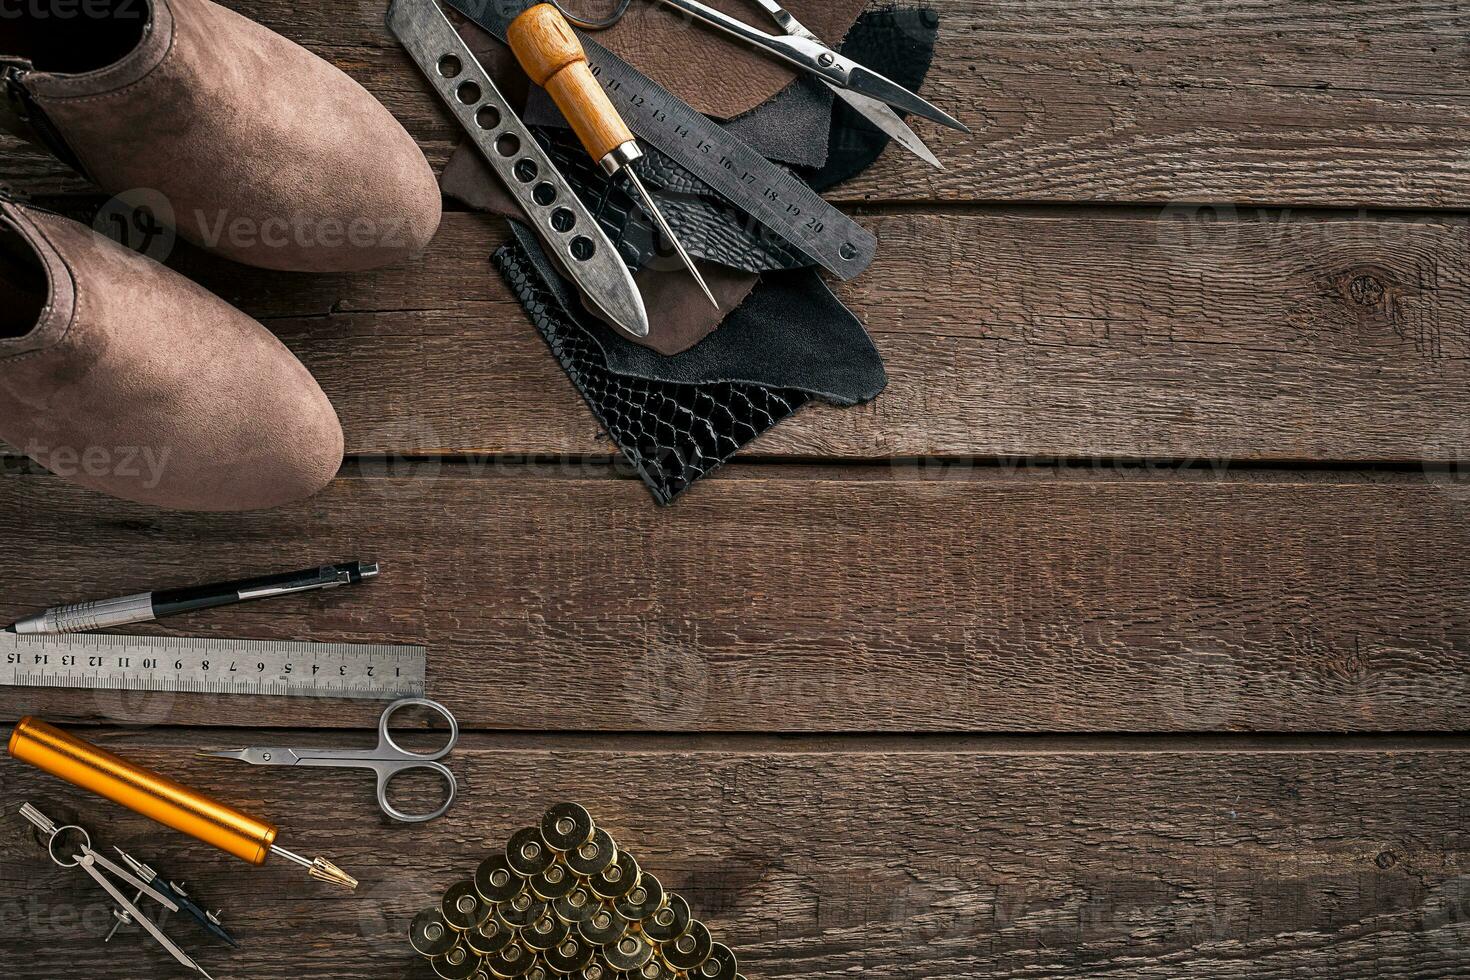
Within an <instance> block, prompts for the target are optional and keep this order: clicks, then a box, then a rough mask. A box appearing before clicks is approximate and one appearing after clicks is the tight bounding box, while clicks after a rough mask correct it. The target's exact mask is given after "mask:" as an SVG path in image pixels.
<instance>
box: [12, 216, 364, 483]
mask: <svg viewBox="0 0 1470 980" xmlns="http://www.w3.org/2000/svg"><path fill="white" fill-rule="evenodd" d="M0 439H3V440H4V441H5V442H7V443H9V444H10V445H12V446H14V447H15V448H17V449H20V450H22V451H24V452H25V453H26V454H27V455H29V456H30V457H31V458H33V459H35V460H36V461H37V462H39V463H40V464H41V465H43V466H45V467H46V468H48V469H50V470H51V471H52V472H53V473H55V474H57V475H58V476H61V477H63V478H65V479H67V480H70V481H71V482H73V483H77V484H80V485H82V486H84V487H90V488H91V489H94V490H100V491H101V492H103V493H108V494H112V495H113V496H117V497H123V498H125V499H128V500H136V501H140V502H142V503H146V504H154V505H157V506H159V507H168V508H173V509H177V510H252V509H257V508H264V507H273V506H277V505H280V504H285V503H289V502H291V501H294V500H299V499H301V498H303V497H307V496H310V495H311V494H313V493H315V492H316V491H317V490H319V489H321V488H322V487H323V486H325V485H326V484H327V482H328V481H330V480H331V479H332V477H333V476H335V475H336V473H337V470H338V468H339V467H340V465H341V462H342V429H341V427H340V426H339V425H338V423H337V415H336V413H335V412H334V411H333V410H332V405H331V403H330V402H328V401H327V397H326V396H325V395H324V394H322V390H321V388H319V387H317V383H316V381H315V380H314V379H313V378H312V376H311V375H310V374H308V373H307V371H306V368H304V367H303V366H302V365H301V362H300V361H298V360H296V358H295V357H294V356H292V354H291V352H290V351H288V350H287V349H286V348H285V347H284V346H283V345H282V344H281V342H280V341H278V340H276V338H275V337H274V336H272V335H271V334H270V333H269V332H268V331H267V330H266V329H265V328H264V327H262V326H261V325H260V324H259V323H256V322H255V321H254V320H252V319H250V318H249V317H248V316H246V315H245V314H243V313H241V312H240V311H238V310H236V309H234V308H233V307H231V306H229V305H228V304H226V303H225V302H224V301H223V300H221V299H219V298H217V297H215V296H214V295H213V294H211V293H209V292H206V291H205V290H204V289H202V288H200V287H199V286H196V285H195V284H194V283H192V282H190V281H189V280H187V279H185V278H183V277H182V276H180V275H178V274H177V273H175V272H173V271H171V270H169V269H167V268H165V267H164V266H161V265H159V264H158V263H156V262H154V261H153V260H152V259H149V258H147V257H145V256H142V255H139V254H137V253H135V252H131V251H129V250H128V249H125V248H123V247H122V246H121V245H118V244H117V243H116V242H114V241H112V240H111V239H110V238H105V237H103V236H101V235H98V234H97V233H95V232H93V231H92V230H91V229H90V228H87V227H85V226H83V225H79V224H77V223H76V222H74V221H70V220H67V219H66V218H62V217H59V216H57V215H53V214H49V213H46V212H42V211H36V210H33V209H30V208H25V207H22V206H20V205H17V204H12V203H7V202H4V201H0Z"/></svg>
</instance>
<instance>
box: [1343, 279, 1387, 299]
mask: <svg viewBox="0 0 1470 980" xmlns="http://www.w3.org/2000/svg"><path fill="white" fill-rule="evenodd" d="M1387 295H1388V284H1387V283H1385V282H1384V281H1383V280H1382V279H1380V278H1379V277H1378V276H1375V275H1371V274H1367V273H1365V274H1362V275H1357V276H1353V278H1352V280H1351V281H1350V282H1349V283H1348V296H1349V297H1351V299H1352V301H1353V302H1354V303H1357V304H1358V305H1359V306H1374V307H1377V306H1382V305H1383V298H1384V297H1385V296H1387Z"/></svg>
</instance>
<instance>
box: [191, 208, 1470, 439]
mask: <svg viewBox="0 0 1470 980" xmlns="http://www.w3.org/2000/svg"><path fill="white" fill-rule="evenodd" d="M1217 217H1219V218H1220V219H1221V220H1214V219H1215V218H1217ZM864 220H865V221H866V222H867V223H868V224H869V226H870V227H872V228H873V229H874V231H876V232H877V233H878V235H879V237H880V239H881V240H882V243H883V248H882V250H881V252H880V253H879V257H878V261H877V262H876V263H875V265H874V266H873V268H872V269H871V270H870V271H869V272H868V273H867V274H866V275H865V276H863V277H862V278H860V279H858V280H857V281H855V282H853V283H849V284H845V285H842V286H841V287H839V293H840V294H841V296H842V297H843V299H844V300H845V301H846V302H847V303H848V304H849V305H850V306H851V307H852V308H853V309H854V310H855V311H856V312H857V314H858V316H859V317H861V318H862V319H863V320H864V322H865V323H866V324H867V326H868V328H869V330H870V331H871V332H872V334H873V336H874V339H875V341H876V343H877V344H878V347H879V349H880V351H881V352H882V354H883V356H884V358H885V361H886V363H887V366H888V370H889V375H890V378H891V382H890V385H889V388H888V390H887V391H886V392H885V393H884V394H883V396H882V397H881V398H880V399H879V400H878V401H877V402H875V403H874V404H873V405H870V406H866V407H862V408H857V409H851V410H843V411H836V410H827V409H825V408H822V407H820V406H819V407H816V408H813V409H810V410H807V411H804V412H802V413H801V414H799V415H798V416H797V417H796V418H795V419H793V420H792V421H790V422H788V423H786V424H783V425H782V426H780V427H779V428H778V429H776V430H775V431H773V432H771V433H769V434H768V435H767V436H765V437H763V438H762V439H761V440H760V441H759V442H758V443H757V444H756V445H755V446H754V447H752V452H754V453H756V454H759V455H763V456H772V457H801V458H822V457H848V458H859V459H873V458H887V457H944V456H989V457H994V456H1004V457H1038V456H1039V457H1057V456H1061V457H1079V456H1080V457H1089V458H1093V457H1156V458H1170V459H1212V460H1255V461H1259V460H1288V461H1301V460H1312V461H1319V460H1352V461H1379V460H1434V461H1441V462H1443V461H1453V460H1457V459H1463V458H1466V457H1467V456H1470V422H1467V416H1470V358H1467V354H1470V224H1467V222H1466V220H1465V219H1464V218H1463V217H1461V216H1452V217H1451V216H1442V217H1430V216H1391V215H1385V216H1380V217H1375V218H1366V219H1362V218H1343V217H1342V216H1336V215H1325V214H1292V213H1282V212H1256V211H1254V210H1240V211H1234V212H1231V211H1224V212H1217V211H1215V210H1213V209H1210V210H1206V211H1204V212H1200V211H1199V210H1198V209H1192V208H1186V209H1171V210H1166V211H1165V212H1163V213H1162V214H1159V213H1157V212H1143V211H1139V212H1133V211H1125V212H1115V211H1097V210H1093V211H1086V210H1080V209H1064V210H1059V211H1056V212H1053V211H1050V210H1042V211H1028V210H1015V209H979V210H976V211H974V212H967V213H965V214H954V215H944V216H937V215H931V214H909V213H905V214H896V215H886V216H881V217H878V216H874V217H869V218H866V219H864ZM503 236H504V232H503V231H502V223H501V222H499V221H498V220H497V219H491V218H486V217H483V216H478V215H464V214H454V215H448V216H446V220H445V224H444V227H443V230H442V231H441V232H440V233H439V235H438V237H437V238H436V239H435V241H434V243H433V244H432V246H431V247H430V248H429V250H428V251H427V252H426V253H425V254H424V255H423V256H421V257H420V258H419V259H417V260H415V261H413V262H411V263H408V264H405V265H403V266H401V267H399V268H394V269H387V270H383V271H381V272H377V273H372V274H365V275H358V276H339V277H308V276H283V275H279V274H271V273H265V272H256V271H251V270H244V269H241V268H239V267H237V266H228V265H227V264H225V263H220V262H211V261H209V260H208V259H206V258H204V257H202V256H200V255H198V254H197V253H196V254H193V255H183V256H181V257H180V261H179V265H180V267H181V268H182V269H183V270H184V271H186V272H187V273H188V274H190V275H191V276H194V277H196V278H198V279H199V280H200V281H202V282H203V283H205V284H206V285H208V286H210V287H211V288H214V289H216V290H218V291H219V292H220V293H221V294H222V295H223V296H225V297H226V298H228V299H230V300H231V301H234V302H236V303H238V304H239V305H240V306H241V307H242V308H244V309H245V310H247V311H248V312H250V313H252V314H254V315H256V316H259V317H261V318H263V319H265V320H266V321H267V322H268V323H269V325H270V327H271V328H272V329H273V330H274V331H275V332H276V333H277V334H278V335H279V336H281V337H282V339H283V340H285V341H286V343H287V344H288V345H290V346H291V347H292V348H293V349H294V350H296V351H297V352H298V353H299V354H300V356H301V357H302V358H303V360H304V361H305V362H306V364H307V365H308V366H309V367H310V368H311V369H312V371H313V372H314V373H315V374H316V375H317V377H318V378H319V379H320V380H321V382H322V384H323V386H324V387H325V388H326V390H327V392H328V393H329V394H330V395H331V396H332V398H333V401H334V402H335V404H336V405H337V408H338V411H339V412H340V413H341V415H342V418H343V422H344V425H345V427H346V430H347V441H348V448H349V451H352V452H359V453H438V452H450V453H466V452H468V453H483V454H491V453H501V454H529V455H540V454H556V455H562V454H604V453H609V452H611V451H612V450H611V447H610V444H609V443H608V442H607V441H606V440H605V439H604V438H603V437H602V435H601V432H600V430H599V429H598V427H597V424H596V421H595V420H594V419H593V417H592V416H591V414H590V413H589V412H588V411H587V409H586V406H585V405H584V404H583V403H582V401H581V398H580V397H579V396H578V395H577V393H576V391H575V390H574V389H573V388H572V386H571V384H570V383H569V382H568V381H567V379H566V377H565V376H564V375H563V374H562V372H561V370H560V368H559V367H558V366H557V365H556V362H555V360H554V359H553V358H552V357H551V356H550V355H549V353H548V352H547V350H546V348H545V345H544V344H543V343H542V341H541V339H540V337H539V335H537V334H536V332H535V329H534V328H533V327H532V326H531V325H530V323H529V322H528V321H527V319H526V317H525V315H524V313H523V312H522V311H521V309H520V307H519V306H518V305H517V304H515V302H514V301H513V300H512V299H511V297H510V295H509V294H508V292H507V291H506V290H505V288H504V286H503V285H502V283H501V281H500V279H499V276H498V275H497V274H496V273H495V271H494V269H493V268H491V267H490V265H489V263H488V261H487V257H488V255H489V253H490V251H491V250H492V249H493V248H494V247H496V246H497V245H498V244H499V243H500V242H501V241H502V240H503Z"/></svg>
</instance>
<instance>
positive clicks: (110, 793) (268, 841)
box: [9, 718, 357, 889]
mask: <svg viewBox="0 0 1470 980" xmlns="http://www.w3.org/2000/svg"><path fill="white" fill-rule="evenodd" d="M9 752H10V755H11V757H12V758H14V759H18V760H20V761H21V762H26V763H29V764H30V765H33V766H35V767H36V768H37V769H40V770H41V771H42V772H47V773H50V774H51V775H53V776H55V777H57V778H58V779H62V780H65V781H66V782H68V783H71V784H72V785H73V786H79V787H81V788H82V789H85V790H89V791H91V792H93V793H96V794H97V795H98V796H101V797H103V798H104V799H108V800H111V801H112V802H114V803H117V804H119V805H120V806H125V807H127V808H128V809H129V810H132V811H134V812H135V813H140V814H142V815H143V816H145V817H148V818H149V819H150V820H155V821H157V822H158V823H161V824H163V825H164V826H165V827H172V828H173V829H174V830H177V831H180V832H181V833H185V834H188V835H189V836H190V837H193V838H195V839H196V840H201V841H203V842H204V843H206V844H209V845H211V846H213V847H217V848H219V849H220V850H222V851H224V852H225V853H227V854H232V855H234V856H235V857H237V858H239V859H240V860H242V861H247V862H249V863H250V864H254V865H261V864H264V863H265V860H266V858H267V857H269V856H270V855H272V854H275V855H277V856H278V857H282V858H285V859H286V860H288V861H292V862H295V863H296V864H299V865H301V866H302V867H304V868H306V869H307V872H308V873H309V874H310V875H311V876H312V877H313V878H316V879H317V880H319V881H325V882H328V883H330V884H334V885H341V886H342V887H344V888H348V889H356V888H357V879H355V878H353V877H352V876H351V875H348V874H347V873H346V872H344V871H343V870H342V869H341V868H339V867H337V866H336V865H335V864H333V863H332V862H330V861H328V860H326V859H324V858H315V859H311V860H308V859H307V858H304V857H301V856H300V855H298V854H293V853H291V852H290V851H288V850H286V849H285V848H284V847H281V846H280V845H278V844H277V843H276V833H277V830H276V827H275V826H274V825H272V824H269V823H266V822H265V821H263V820H258V819H256V818H255V817H252V816H250V815H249V814H246V813H242V812H241V811H239V810H237V809H235V808H234V807H231V806H228V805H226V804H224V803H220V802H219V801H218V800H214V799H211V798H210V797H208V796H205V795H204V794H203V793H200V792H197V791H196V790H192V789H189V788H188V787H187V786H183V785H181V784H179V783H176V782H174V781H173V780H172V779H169V778H168V777H167V776H162V775H160V774H158V773H156V772H153V771H152V770H149V769H145V768H143V767H142V766H139V765H137V764H135V763H132V762H129V761H127V760H126V759H123V758H121V757H120V756H117V755H114V754H113V753H111V752H108V751H107V750H106V749H101V748H98V747H97V746H95V745H92V744H90V743H88V742H84V741H82V740H81V739H79V738H77V737H76V736H75V735H71V734H68V733H67V732H64V731H62V730H61V729H59V728H57V727H55V726H54V725H49V724H47V723H46V722H44V721H41V720H40V719H38V718H22V719H21V721H20V724H18V725H16V726H15V731H14V732H12V733H11V735H10V744H9Z"/></svg>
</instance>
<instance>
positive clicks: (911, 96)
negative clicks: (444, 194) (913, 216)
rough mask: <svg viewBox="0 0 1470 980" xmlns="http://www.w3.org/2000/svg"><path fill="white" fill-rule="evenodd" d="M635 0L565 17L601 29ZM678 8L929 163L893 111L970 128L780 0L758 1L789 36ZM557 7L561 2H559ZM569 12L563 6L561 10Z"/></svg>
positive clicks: (688, 5)
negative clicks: (836, 45)
mask: <svg viewBox="0 0 1470 980" xmlns="http://www.w3.org/2000/svg"><path fill="white" fill-rule="evenodd" d="M631 2H632V0H623V3H622V4H621V5H620V6H619V8H618V10H617V11H616V12H615V13H614V14H613V15H612V16H611V17H608V18H607V19H606V20H601V21H586V20H581V19H579V18H576V17H573V16H571V15H570V14H568V15H567V17H568V19H569V20H571V21H572V23H573V24H576V25H577V26H578V27H581V28H583V29H586V30H601V29H603V28H607V27H611V26H612V25H613V24H615V23H617V22H618V20H620V19H621V18H622V16H623V14H625V13H626V12H627V10H628V6H629V4H630V3H631ZM659 2H660V3H664V4H667V5H668V6H670V7H674V8H675V9H677V10H682V11H683V12H684V13H686V14H688V15H689V16H691V17H693V18H695V19H696V20H700V21H703V22H704V23H706V24H708V25H710V26H711V27H714V28H717V29H719V30H721V31H723V32H725V33H726V34H729V35H730V36H732V37H735V38H738V39H739V40H741V41H744V42H745V43H747V44H749V45H751V46H752V47H755V48H758V49H760V50H762V51H765V52H766V53H768V54H770V55H772V56H773V57H775V58H779V59H780V60H782V61H784V62H786V63H787V64H788V65H791V66H792V67H793V68H797V69H799V70H801V71H804V72H807V73H808V74H811V75H815V76H816V77H817V78H818V79H819V80H820V81H821V82H822V83H823V84H824V85H826V86H827V87H828V88H830V89H831V90H832V91H833V92H835V93H836V94H837V97H838V98H840V99H842V101H844V102H846V103H847V104H848V105H850V106H852V107H853V108H854V109H855V110H857V111H858V113H860V114H861V115H862V116H863V118H865V119H867V120H868V121H869V122H871V123H872V124H873V125H874V126H877V127H878V128H879V129H881V130H882V131H883V132H885V133H887V134H888V135H889V136H891V137H893V139H895V140H897V141H898V143H899V144H900V145H902V146H903V147H904V148H905V149H907V150H908V151H909V152H911V153H913V154H914V155H915V156H917V157H919V158H920V159H921V160H923V161H924V162H926V163H928V164H929V165H930V166H933V167H937V168H938V169H940V170H943V169H944V165H943V164H941V163H940V162H939V158H938V157H936V156H935V155H934V153H933V151H931V150H930V149H929V147H928V146H927V145H926V144H925V143H924V141H923V140H922V139H920V138H919V135H918V134H917V133H915V132H914V131H913V130H912V129H910V128H909V125H908V123H906V122H904V121H903V118H902V117H901V116H899V114H898V113H897V112H895V111H894V110H895V109H902V110H903V111H904V112H909V113H912V114H914V115H916V116H921V117H923V118H925V119H931V120H933V121H934V122H937V123H939V124H940V125H943V126H948V127H949V128H950V129H956V130H959V131H960V132H962V133H966V134H968V133H969V132H970V128H969V127H968V126H966V125H965V124H964V123H962V122H960V121H959V120H958V119H956V118H955V117H954V116H951V115H950V114H949V113H947V112H945V111H944V110H943V109H941V108H939V107H938V106H936V105H934V104H933V103H931V102H929V100H927V99H925V98H924V97H923V96H920V95H918V94H917V93H914V92H910V91H909V90H908V89H906V88H904V87H903V86H902V85H900V84H898V83H897V82H895V81H893V80H892V79H891V78H887V77H885V76H883V75H880V74H878V73H877V72H875V71H873V70H871V69H869V68H866V67H864V66H863V65H861V64H859V63H858V62H856V61H853V60H852V59H851V58H846V57H843V55H842V54H840V53H839V52H837V51H834V50H833V49H832V48H830V47H828V46H827V45H826V44H824V43H823V42H822V39H821V38H819V37H817V35H815V34H813V33H812V32H811V31H809V30H808V29H807V28H806V26H805V25H804V24H802V22H801V21H799V20H797V19H796V17H795V16H794V15H792V14H791V13H790V12H789V11H788V10H786V9H785V8H784V7H782V6H781V4H780V3H779V2H777V0H755V2H756V3H757V4H759V5H760V6H761V8H762V9H764V10H765V11H766V13H768V14H770V15H771V16H772V17H773V18H775V20H776V23H777V24H779V25H780V27H781V29H782V30H783V31H785V32H786V34H785V36H782V35H779V34H767V33H766V32H765V31H762V30H760V29H759V28H756V27H751V26H750V25H749V24H747V23H745V21H743V20H739V19H738V18H735V17H731V16H730V15H729V14H727V13H725V12H724V11H722V10H716V9H715V8H714V7H710V6H707V5H706V4H703V3H700V2H699V0H659ZM557 5H558V6H559V7H561V6H563V5H562V4H561V3H560V0H558V4H557ZM562 12H563V13H566V11H565V9H563V11H562Z"/></svg>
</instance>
